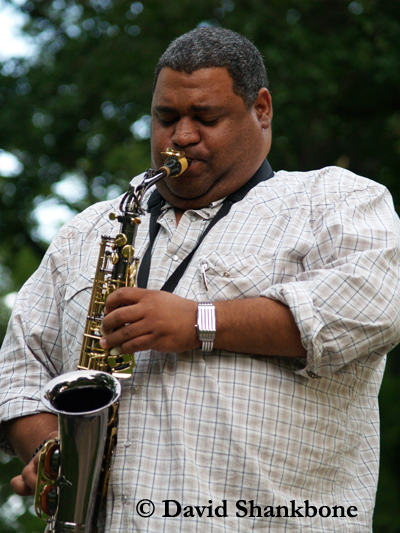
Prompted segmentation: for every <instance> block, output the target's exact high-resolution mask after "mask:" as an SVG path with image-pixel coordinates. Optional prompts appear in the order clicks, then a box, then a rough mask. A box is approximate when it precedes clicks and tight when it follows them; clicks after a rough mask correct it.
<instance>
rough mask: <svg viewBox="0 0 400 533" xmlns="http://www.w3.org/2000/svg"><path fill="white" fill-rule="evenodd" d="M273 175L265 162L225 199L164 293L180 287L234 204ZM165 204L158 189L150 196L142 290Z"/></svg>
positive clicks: (144, 285)
mask: <svg viewBox="0 0 400 533" xmlns="http://www.w3.org/2000/svg"><path fill="white" fill-rule="evenodd" d="M273 175H274V172H273V170H272V169H271V166H270V164H269V163H268V161H267V160H265V161H264V162H263V164H262V165H261V167H260V168H259V169H258V170H257V172H256V173H255V174H254V176H253V177H252V178H251V179H250V180H249V181H247V182H246V183H245V184H244V185H242V187H240V189H238V190H237V191H235V192H234V193H232V194H230V195H229V196H227V197H226V198H225V200H224V201H223V202H222V205H221V207H220V209H219V210H218V212H217V213H216V215H215V216H214V218H213V219H212V220H211V221H210V223H209V224H208V226H207V227H206V229H205V230H204V231H203V233H202V234H201V235H200V238H199V240H198V241H197V243H196V246H195V247H194V248H193V250H192V251H191V252H190V254H189V255H187V256H186V257H185V259H184V260H183V261H182V263H181V264H180V265H179V266H178V267H177V268H176V270H175V271H174V272H173V273H172V274H171V276H170V277H169V278H168V279H167V281H166V282H165V283H164V285H163V286H162V287H161V290H162V291H167V292H174V290H175V287H176V286H177V285H178V283H179V280H180V279H181V277H182V276H183V274H184V272H185V270H186V268H187V267H188V265H189V263H190V261H191V260H192V257H193V256H194V254H195V253H196V251H197V249H198V248H199V246H200V244H201V243H202V242H203V240H204V238H205V237H206V235H207V234H208V233H209V231H210V230H211V229H212V228H213V227H214V226H215V224H216V223H217V222H219V221H220V220H221V218H223V217H225V216H226V215H227V214H228V213H229V211H230V209H231V207H232V205H233V204H234V203H236V202H239V201H240V200H242V199H243V198H244V197H245V196H246V194H247V193H248V192H249V191H250V190H251V189H252V188H253V187H255V186H256V185H257V184H258V183H261V182H262V181H266V180H268V179H269V178H272V176H273ZM163 203H164V200H163V198H162V197H161V195H160V193H159V192H158V191H157V189H156V190H155V191H154V192H153V193H152V195H151V196H150V199H149V202H148V208H147V210H148V211H149V212H150V213H151V218H150V243H149V246H148V247H147V250H146V252H145V254H144V256H143V259H142V261H141V263H140V267H139V272H138V276H137V286H138V287H141V288H146V287H147V282H148V279H149V274H150V265H151V254H152V250H153V246H154V242H155V240H156V237H157V234H158V231H159V229H160V225H159V224H158V223H157V219H158V217H159V216H160V214H161V209H162V206H163Z"/></svg>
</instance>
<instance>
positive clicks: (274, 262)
mask: <svg viewBox="0 0 400 533" xmlns="http://www.w3.org/2000/svg"><path fill="white" fill-rule="evenodd" d="M151 112H152V125H151V149H152V166H153V167H154V168H159V167H160V166H162V164H163V162H164V159H165V156H163V155H162V152H165V150H166V149H167V148H170V149H172V150H177V151H184V152H185V156H186V157H187V158H188V159H189V160H190V166H189V168H188V169H187V170H186V171H185V172H183V173H182V174H181V175H180V176H179V177H168V178H165V179H163V180H161V181H159V182H158V183H157V184H156V186H154V187H152V188H150V189H149V190H148V191H146V193H145V195H144V197H143V208H144V209H145V210H148V213H147V214H146V215H145V216H143V219H142V223H141V224H140V225H139V226H138V229H137V235H136V242H135V251H136V253H137V255H138V257H139V258H140V269H139V276H138V286H137V287H123V288H121V289H118V290H116V291H114V292H112V293H111V294H110V295H109V296H108V298H107V301H106V307H105V317H104V320H103V321H102V324H101V335H102V337H101V341H100V344H101V346H102V348H103V349H107V350H110V351H111V352H112V353H113V354H116V355H118V354H125V353H134V354H135V358H136V367H135V368H134V369H133V373H132V377H131V378H129V379H125V380H124V381H123V387H122V393H121V398H120V406H119V422H118V443H117V446H116V449H115V451H114V459H113V465H112V475H111V480H110V484H109V489H108V498H107V508H106V513H105V517H99V521H100V525H99V527H100V529H102V530H104V531H105V532H107V533H109V532H112V533H116V532H125V531H167V532H176V531H188V532H189V531H194V530H199V531H216V532H228V531H242V530H246V531H249V530H251V531H252V530H257V529H260V530H263V531H273V532H274V533H275V532H284V531H293V532H297V531H298V532H300V531H313V532H317V531H324V532H331V533H334V532H335V533H336V532H339V531H340V532H342V531H348V532H351V533H355V532H358V533H361V532H362V533H365V532H367V531H372V514H373V508H374V502H375V493H376V484H377V476H378V459H379V413H378V403H377V394H378V390H379V386H380V383H381V379H382V375H383V369H384V365H385V354H386V353H387V352H388V351H389V350H390V349H391V348H393V347H394V346H395V345H396V344H397V343H398V342H399V341H400V316H399V310H400V288H399V267H398V249H399V235H400V231H399V230H400V227H399V220H398V217H397V215H396V214H395V212H394V209H393V204H392V200H391V198H390V195H389V194H388V192H387V190H386V189H385V188H384V187H383V186H381V185H379V184H377V183H375V182H373V181H370V180H368V179H365V178H362V177H360V176H356V175H354V174H352V173H351V172H349V171H346V170H344V169H341V168H337V167H327V168H324V169H321V170H316V171H310V172H286V171H279V172H276V173H273V172H272V170H271V168H270V167H269V164H268V162H267V160H266V158H267V155H268V153H269V151H270V148H271V139H272V131H271V122H272V101H271V96H270V93H269V91H268V82H267V77H266V72H265V67H264V65H263V61H262V58H261V55H260V54H259V52H258V50H257V49H256V48H255V47H254V46H253V45H252V44H251V43H250V42H249V41H248V40H247V39H245V38H243V37H242V36H240V35H238V34H235V33H233V32H230V31H228V30H224V29H221V28H199V29H196V30H193V31H192V32H189V33H188V34H185V35H183V36H182V37H180V38H179V39H177V40H176V41H174V42H173V43H171V45H170V46H169V48H168V49H167V51H166V52H165V53H164V54H163V56H162V57H161V58H160V60H159V63H158V66H157V69H156V73H155V81H154V93H153V101H152V111H151ZM142 179H143V177H142V176H141V177H138V178H135V179H134V180H133V184H139V183H140V182H141V180H142ZM155 189H157V190H158V196H157V194H156V193H154V191H155ZM118 203H119V200H115V201H107V202H102V203H100V204H96V205H94V206H92V207H90V208H89V209H87V210H86V211H85V212H84V213H83V214H81V215H78V216H77V217H76V218H75V219H73V220H72V221H71V222H70V223H68V224H66V225H65V226H64V228H62V229H61V231H60V233H59V235H58V236H57V237H56V238H55V240H54V242H53V243H52V244H51V246H50V248H49V250H48V252H47V254H46V256H45V258H44V260H43V262H42V264H41V266H40V267H39V269H38V271H37V273H35V274H34V275H33V276H32V278H31V279H30V280H29V281H28V282H27V283H26V285H25V286H24V288H23V289H22V290H21V292H20V295H19V298H18V300H17V303H16V305H15V308H14V311H13V316H12V318H11V321H10V325H9V329H8V334H7V337H6V339H5V342H4V345H3V348H2V356H1V363H0V368H1V375H2V377H4V378H7V379H4V380H3V382H4V383H7V384H6V385H5V386H4V390H2V391H1V398H0V400H1V411H0V414H1V418H2V420H3V423H2V430H3V431H4V435H3V442H4V446H6V447H8V449H10V447H12V448H13V449H14V451H15V452H16V453H18V454H19V455H20V457H21V458H22V459H23V460H24V461H25V462H26V463H27V466H26V467H25V469H24V471H23V473H22V476H20V477H18V478H15V479H14V480H13V481H12V486H13V488H14V490H15V492H17V493H18V494H22V495H26V494H31V493H32V490H34V486H35V482H36V465H37V460H38V455H37V454H36V453H35V450H36V448H37V447H39V446H40V445H41V443H42V442H43V441H44V440H46V439H48V438H51V437H52V436H54V434H56V432H57V420H56V418H55V417H54V415H52V414H50V413H48V412H43V410H44V408H43V406H42V404H41V403H40V400H39V391H40V390H41V388H42V387H43V386H44V385H45V384H46V382H47V381H49V380H50V379H51V378H52V377H54V376H57V375H59V374H62V373H66V372H69V371H72V370H75V369H76V366H77V362H78V360H79V352H80V344H81V339H82V334H83V328H84V324H85V319H86V311H87V308H88V302H89V299H90V289H91V286H92V282H93V280H92V277H93V272H94V268H95V265H96V260H97V252H98V245H99V241H100V236H101V235H102V234H109V233H111V232H113V231H115V225H114V226H113V223H112V222H111V221H110V220H109V217H108V215H109V213H110V212H112V211H115V210H116V206H118ZM149 204H150V205H149ZM153 204H154V205H153ZM193 251H194V253H193ZM190 254H192V255H190ZM188 256H189V261H187V260H186V263H185V258H186V257H188ZM182 264H183V265H184V268H182V269H181V270H179V271H178V274H175V272H176V271H177V268H178V269H179V266H180V265H182ZM171 280H172V281H171ZM10 382H11V385H10ZM32 455H34V458H33V459H31V457H32ZM145 504H146V505H148V506H150V505H152V506H153V507H152V508H151V509H152V511H153V512H148V513H147V514H146V513H144V512H143V509H147V508H150V507H146V505H145ZM278 509H279V511H278ZM314 510H315V512H314Z"/></svg>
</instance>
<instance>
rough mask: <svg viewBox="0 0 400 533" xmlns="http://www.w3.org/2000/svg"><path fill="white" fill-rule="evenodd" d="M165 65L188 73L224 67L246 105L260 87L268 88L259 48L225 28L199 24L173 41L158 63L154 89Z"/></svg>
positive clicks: (236, 91) (252, 101)
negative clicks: (199, 25) (198, 26)
mask: <svg viewBox="0 0 400 533" xmlns="http://www.w3.org/2000/svg"><path fill="white" fill-rule="evenodd" d="M164 67H169V68H172V69H173V70H178V71H185V72H186V73H188V74H191V73H192V72H194V71H196V70H199V69H202V68H213V67H226V68H227V70H228V72H229V74H230V75H231V77H232V80H233V91H234V92H235V94H237V95H239V96H241V98H242V99H243V101H244V102H245V103H246V104H247V105H251V104H253V103H254V101H255V100H256V98H257V95H258V91H259V90H260V89H261V88H262V87H266V88H268V78H267V72H266V69H265V65H264V61H263V58H262V56H261V54H260V52H259V50H258V49H257V48H256V47H255V46H254V44H253V43H252V42H250V41H249V40H248V39H247V38H246V37H244V36H243V35H240V34H239V33H236V32H234V31H231V30H228V29H226V28H220V27H214V26H212V27H200V28H196V29H194V30H192V31H189V32H188V33H184V34H183V35H181V36H180V37H178V38H177V39H175V40H174V41H172V42H171V44H170V45H169V46H168V48H167V50H166V51H165V52H164V54H163V55H162V56H161V57H160V59H159V61H158V63H157V67H156V70H155V73H154V83H153V92H154V90H155V87H156V83H157V79H158V75H159V74H160V71H161V69H163V68H164Z"/></svg>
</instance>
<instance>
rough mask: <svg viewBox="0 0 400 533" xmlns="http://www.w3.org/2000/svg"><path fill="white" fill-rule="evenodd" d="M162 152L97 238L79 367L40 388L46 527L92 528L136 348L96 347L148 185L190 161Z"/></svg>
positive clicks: (129, 276)
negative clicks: (48, 428)
mask: <svg viewBox="0 0 400 533" xmlns="http://www.w3.org/2000/svg"><path fill="white" fill-rule="evenodd" d="M162 154H163V155H165V156H166V160H165V161H164V164H163V165H162V166H161V167H160V168H159V169H158V170H154V169H149V170H147V172H146V173H145V175H144V179H143V181H142V182H141V183H140V185H138V186H136V187H133V186H131V187H130V188H129V189H128V191H127V192H126V193H125V195H124V196H123V198H122V201H121V203H120V211H121V214H120V215H116V214H114V213H110V215H109V217H110V219H111V220H117V221H118V222H119V223H120V229H119V233H118V234H117V235H116V237H109V236H104V235H103V236H102V237H101V242H100V251H99V256H98V261H97V266H96V272H95V278H94V282H93V287H92V293H91V299H90V304H89V310H88V315H87V319H86V324H85V330H84V335H83V341H82V349H81V353H80V358H79V363H78V370H77V371H75V372H69V373H67V374H63V375H61V376H58V377H57V378H54V379H53V380H51V381H50V382H49V383H48V384H47V385H46V387H45V388H44V389H43V390H42V402H43V403H44V405H45V406H46V408H47V409H49V410H50V411H51V412H53V413H55V414H57V416H58V433H59V437H58V439H55V440H51V441H48V442H47V443H46V444H45V445H44V446H43V448H42V450H41V453H40V456H39V465H38V477H37V484H36V493H35V510H36V514H37V515H38V516H39V517H40V518H44V519H45V520H47V522H48V528H47V529H46V531H48V532H50V533H67V532H69V533H72V532H73V533H91V532H95V531H96V530H97V528H96V525H95V524H96V522H97V516H98V513H99V510H100V509H101V508H102V506H103V505H104V502H105V498H106V494H107V485H108V478H109V475H110V470H111V459H112V454H113V449H114V447H115V444H116V439H117V423H118V399H119V396H120V393H121V385H120V382H119V380H120V379H126V378H129V377H130V376H131V375H132V372H133V368H134V366H135V358H134V355H133V354H119V353H114V352H113V350H112V349H111V350H109V351H108V350H104V349H103V348H101V346H100V338H101V336H102V334H101V322H102V320H103V317H104V308H105V303H106V299H107V297H108V295H109V294H111V293H112V292H113V291H115V290H117V289H119V288H120V287H135V286H136V278H137V271H138V265H139V259H138V258H137V257H136V256H135V248H134V246H135V239H136V233H137V228H138V225H139V224H140V222H141V219H140V217H141V216H142V215H143V214H144V211H143V209H142V206H141V204H142V200H143V196H144V194H145V192H146V191H147V190H148V189H149V188H150V187H151V186H152V185H154V184H155V183H157V182H158V181H159V180H161V179H163V178H165V177H176V176H179V175H180V174H182V173H183V172H184V171H185V170H186V169H187V168H188V166H189V165H190V160H189V159H187V158H186V157H185V154H184V152H176V151H174V150H171V149H169V148H168V149H167V150H166V152H162Z"/></svg>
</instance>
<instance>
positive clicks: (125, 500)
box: [121, 494, 128, 505]
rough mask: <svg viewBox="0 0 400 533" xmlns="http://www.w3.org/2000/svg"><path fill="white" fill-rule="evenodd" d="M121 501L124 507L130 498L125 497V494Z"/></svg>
mask: <svg viewBox="0 0 400 533" xmlns="http://www.w3.org/2000/svg"><path fill="white" fill-rule="evenodd" d="M121 501H122V503H123V504H124V505H125V504H126V502H127V501H128V498H127V497H126V496H125V494H123V495H122V496H121Z"/></svg>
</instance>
